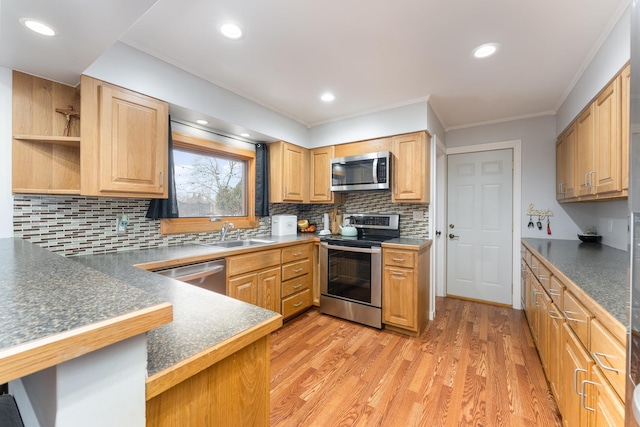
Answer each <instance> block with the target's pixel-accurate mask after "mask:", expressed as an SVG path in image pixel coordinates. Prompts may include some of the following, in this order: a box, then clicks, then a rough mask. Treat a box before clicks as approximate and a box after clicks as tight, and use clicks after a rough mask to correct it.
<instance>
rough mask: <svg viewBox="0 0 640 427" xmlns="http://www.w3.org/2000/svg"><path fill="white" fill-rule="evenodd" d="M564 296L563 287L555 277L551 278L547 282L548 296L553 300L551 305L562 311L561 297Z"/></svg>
mask: <svg viewBox="0 0 640 427" xmlns="http://www.w3.org/2000/svg"><path fill="white" fill-rule="evenodd" d="M563 294H564V285H563V284H562V282H560V281H559V280H558V279H557V278H556V277H553V276H552V277H551V280H550V281H549V296H550V297H551V299H552V300H553V303H554V304H555V305H557V306H558V308H559V309H560V310H562V308H563V305H562V296H563Z"/></svg>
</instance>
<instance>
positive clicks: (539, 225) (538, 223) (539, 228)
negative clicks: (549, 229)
mask: <svg viewBox="0 0 640 427" xmlns="http://www.w3.org/2000/svg"><path fill="white" fill-rule="evenodd" d="M536 225H537V226H538V230H542V221H541V220H540V217H538V222H536Z"/></svg>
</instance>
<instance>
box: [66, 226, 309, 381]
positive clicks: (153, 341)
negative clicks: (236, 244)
mask: <svg viewBox="0 0 640 427" xmlns="http://www.w3.org/2000/svg"><path fill="white" fill-rule="evenodd" d="M261 238H264V239H268V240H272V241H275V243H274V244H272V245H257V246H253V247H251V248H250V249H251V250H261V249H266V248H269V247H271V246H273V245H275V244H279V243H291V242H296V241H309V240H312V236H285V237H275V236H265V237H261ZM246 250H247V248H241V249H227V248H220V247H215V246H205V245H201V244H191V245H183V246H169V247H160V248H154V249H142V250H132V251H123V252H117V253H112V254H104V255H85V256H78V257H73V258H71V259H73V260H75V261H77V262H78V263H81V264H84V265H86V266H88V267H91V268H92V269H95V270H98V271H100V272H102V273H105V274H106V275H108V276H110V277H114V278H116V279H120V280H123V281H126V282H128V283H131V284H132V285H133V286H135V287H136V288H138V289H139V290H141V291H144V292H146V293H149V294H151V295H153V296H155V297H157V298H159V299H162V300H164V301H168V302H170V303H171V304H172V305H173V318H174V320H173V322H172V323H170V324H167V325H164V326H162V327H160V328H157V329H154V330H152V331H150V332H149V333H148V341H147V353H148V356H147V358H148V367H147V370H148V372H149V376H151V375H154V374H156V373H158V372H160V371H162V370H164V369H166V368H169V367H171V366H173V365H175V364H177V363H179V362H181V361H184V360H185V359H187V358H189V357H191V356H194V355H196V354H198V353H200V352H202V351H204V350H206V349H208V348H210V347H212V346H214V345H216V344H219V343H221V342H222V341H224V340H226V339H228V338H231V337H233V336H234V335H237V334H238V333H240V332H243V331H245V330H247V329H249V328H251V327H253V326H256V325H258V324H260V323H262V322H265V321H268V320H270V319H273V318H274V317H275V316H280V315H279V314H277V313H275V312H273V311H270V310H266V309H263V308H260V307H257V306H255V305H251V304H247V303H244V302H242V301H239V300H236V299H233V298H230V297H227V296H225V295H221V294H217V293H215V292H211V291H208V290H204V289H201V288H198V287H197V286H193V285H189V284H186V283H182V282H179V281H177V280H173V279H170V278H167V277H164V276H161V275H159V274H155V273H152V272H149V271H145V270H142V269H140V268H138V267H134V265H137V264H148V263H154V262H160V261H171V260H181V262H183V263H189V262H190V261H191V260H193V259H197V260H202V259H218V258H223V257H226V256H230V255H233V254H234V253H239V252H246Z"/></svg>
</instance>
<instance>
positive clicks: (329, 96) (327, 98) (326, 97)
mask: <svg viewBox="0 0 640 427" xmlns="http://www.w3.org/2000/svg"><path fill="white" fill-rule="evenodd" d="M320 99H321V100H323V101H324V102H331V101H333V100H335V99H336V96H335V95H334V94H332V93H330V92H327V93H323V94H322V96H320Z"/></svg>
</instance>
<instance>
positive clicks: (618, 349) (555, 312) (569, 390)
mask: <svg viewBox="0 0 640 427" xmlns="http://www.w3.org/2000/svg"><path fill="white" fill-rule="evenodd" d="M527 251H528V249H527V248H524V253H523V262H522V269H523V270H522V292H523V301H524V310H525V313H526V316H527V321H528V323H529V329H530V330H531V334H532V337H533V338H534V342H535V344H536V347H537V349H538V353H539V355H540V360H541V362H542V365H543V368H544V370H545V374H546V377H547V380H548V381H549V387H550V388H551V392H552V393H553V396H554V397H555V399H556V402H557V404H558V408H559V409H560V413H561V415H562V424H563V426H564V427H573V426H576V427H585V426H586V427H591V426H594V427H595V426H597V427H600V426H623V425H624V413H625V408H624V386H625V378H626V368H625V362H626V354H625V350H624V346H623V345H622V344H621V343H620V342H619V340H620V338H616V337H619V336H620V332H618V333H617V334H614V333H612V332H611V331H615V329H609V328H605V326H604V324H605V323H604V321H602V322H601V321H599V320H598V318H597V316H595V315H594V314H592V312H591V311H590V310H589V309H588V308H586V307H585V306H583V304H582V303H581V297H580V293H581V292H582V291H581V290H580V289H578V288H576V287H575V285H573V286H571V288H572V289H571V290H569V289H568V285H567V284H566V283H562V282H561V280H562V279H559V277H560V276H561V275H560V274H558V277H555V276H554V275H553V274H555V273H553V274H550V272H549V271H545V272H544V273H543V274H541V273H540V271H539V270H541V269H539V268H537V267H536V266H537V265H540V264H541V261H540V260H538V259H537V258H536V257H537V255H532V254H531V253H527ZM527 257H528V258H530V260H531V262H530V263H528V262H526V258H527ZM545 270H546V267H545ZM549 276H550V277H549ZM540 277H543V278H546V280H547V281H546V282H545V284H546V285H547V286H543V285H542V284H541V282H540V280H539V278H540ZM592 308H593V307H592ZM611 327H613V326H611ZM608 329H609V330H608Z"/></svg>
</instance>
